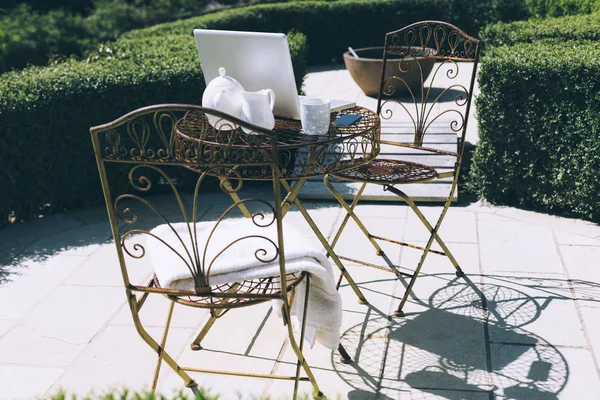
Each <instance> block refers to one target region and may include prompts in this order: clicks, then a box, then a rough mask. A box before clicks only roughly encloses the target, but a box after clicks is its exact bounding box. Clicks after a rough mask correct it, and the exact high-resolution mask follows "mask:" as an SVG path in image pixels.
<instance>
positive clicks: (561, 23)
mask: <svg viewBox="0 0 600 400" xmlns="http://www.w3.org/2000/svg"><path fill="white" fill-rule="evenodd" d="M481 39H482V40H483V42H484V43H485V46H486V48H489V47H494V46H502V45H512V44H516V43H528V42H534V41H538V40H543V39H556V40H558V41H565V40H595V41H597V40H600V12H599V13H594V14H589V15H576V16H568V17H560V18H547V19H543V20H539V19H532V20H528V21H516V22H511V23H497V24H493V25H490V26H488V27H486V28H484V29H483V31H482V33H481Z"/></svg>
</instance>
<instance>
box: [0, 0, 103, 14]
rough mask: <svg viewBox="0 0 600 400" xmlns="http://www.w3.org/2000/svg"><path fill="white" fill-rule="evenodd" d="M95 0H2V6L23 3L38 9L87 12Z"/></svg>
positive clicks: (11, 6)
mask: <svg viewBox="0 0 600 400" xmlns="http://www.w3.org/2000/svg"><path fill="white" fill-rule="evenodd" d="M93 3H94V0H2V8H5V9H12V8H16V7H19V6H20V5H22V4H25V5H27V6H28V7H31V8H32V9H34V10H37V11H48V10H57V9H64V10H69V11H71V12H76V13H87V12H89V11H90V10H92V9H93V7H94V4H93Z"/></svg>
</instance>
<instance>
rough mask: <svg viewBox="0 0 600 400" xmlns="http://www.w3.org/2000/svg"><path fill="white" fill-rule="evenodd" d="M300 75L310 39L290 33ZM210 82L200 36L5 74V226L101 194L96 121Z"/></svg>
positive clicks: (183, 95) (110, 46) (116, 46)
mask: <svg viewBox="0 0 600 400" xmlns="http://www.w3.org/2000/svg"><path fill="white" fill-rule="evenodd" d="M288 38H289V42H290V50H291V53H292V60H293V63H294V67H295V73H296V76H297V82H298V83H301V81H302V77H303V76H304V75H305V73H306V71H305V70H304V69H302V66H304V65H305V63H306V62H305V61H304V60H302V59H301V58H302V57H304V56H305V54H306V49H305V44H306V39H305V38H304V37H303V36H302V35H301V34H299V33H291V34H290V35H289V36H288ZM204 88H205V84H204V78H203V75H202V71H201V68H200V62H199V60H198V52H197V50H196V47H195V43H194V40H193V37H191V36H190V35H189V34H187V35H164V36H153V37H148V38H131V39H121V40H118V41H116V42H113V43H107V44H105V45H102V46H100V47H99V48H98V49H96V50H95V51H93V52H92V53H90V55H89V57H88V60H87V61H76V60H73V59H69V60H66V61H64V62H61V63H56V64H53V65H51V66H49V67H30V68H27V69H24V70H21V71H13V72H8V73H6V74H4V75H2V79H1V80H0V138H1V141H2V146H0V171H2V172H1V173H0V188H2V195H1V196H0V225H2V224H4V223H6V222H7V221H9V220H10V219H11V218H9V216H10V215H12V218H16V219H17V220H20V219H29V218H34V217H36V216H37V215H39V214H41V213H45V212H51V211H56V210H63V209H65V208H73V207H77V206H82V205H86V204H90V203H94V202H97V201H99V200H100V199H101V190H100V186H99V179H98V173H97V169H96V165H95V162H94V158H93V151H92V146H91V141H90V137H89V128H90V127H91V126H94V125H98V124H101V123H106V122H109V121H112V120H114V119H115V118H117V117H119V116H121V115H123V114H125V113H127V112H129V111H132V110H134V109H137V108H139V107H142V106H146V105H151V104H159V103H192V104H200V102H201V98H202V93H203V91H204Z"/></svg>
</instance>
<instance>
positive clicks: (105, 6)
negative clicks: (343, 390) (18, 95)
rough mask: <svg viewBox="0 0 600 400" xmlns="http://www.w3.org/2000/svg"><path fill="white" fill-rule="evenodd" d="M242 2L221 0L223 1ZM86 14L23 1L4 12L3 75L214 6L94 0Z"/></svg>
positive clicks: (0, 33) (198, 1)
mask: <svg viewBox="0 0 600 400" xmlns="http://www.w3.org/2000/svg"><path fill="white" fill-rule="evenodd" d="M237 1H238V0H220V1H219V4H232V3H237ZM93 5H94V8H93V12H92V13H91V14H89V15H88V16H86V17H83V16H81V15H78V14H73V13H72V12H71V11H65V10H63V9H55V10H50V11H48V12H46V13H40V11H37V10H35V9H32V8H31V7H30V6H28V5H25V4H23V5H21V6H19V7H16V8H14V9H11V10H9V11H4V12H3V13H0V73H2V72H5V71H8V70H11V69H20V68H23V67H25V66H26V65H28V64H31V65H44V64H46V63H47V61H48V59H49V58H52V57H55V56H56V55H58V56H69V55H76V56H81V55H82V54H84V53H85V52H86V51H88V50H89V49H90V48H93V47H94V46H95V45H96V44H97V43H100V42H104V41H109V40H114V39H116V38H117V37H119V36H120V35H121V34H122V33H123V32H126V31H128V30H131V29H137V28H142V27H145V26H149V25H153V24H157V23H160V22H165V21H171V20H174V19H180V18H187V17H190V16H192V15H198V14H201V13H203V12H204V11H206V10H208V9H209V8H211V7H214V3H213V2H212V1H210V0H94V3H93Z"/></svg>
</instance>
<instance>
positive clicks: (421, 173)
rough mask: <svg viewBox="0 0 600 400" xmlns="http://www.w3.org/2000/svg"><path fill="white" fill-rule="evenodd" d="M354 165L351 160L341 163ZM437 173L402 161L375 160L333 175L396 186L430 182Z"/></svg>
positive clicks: (340, 177)
mask: <svg viewBox="0 0 600 400" xmlns="http://www.w3.org/2000/svg"><path fill="white" fill-rule="evenodd" d="M341 164H342V168H343V165H344V164H347V165H351V164H353V162H352V161H350V160H343V161H341ZM437 174H438V173H437V171H436V170H435V169H434V168H432V167H428V166H427V165H423V164H418V163H414V162H410V161H401V160H385V159H381V160H377V159H376V160H373V161H371V162H369V163H367V164H363V165H360V166H358V167H354V168H350V169H347V170H345V171H343V172H337V173H332V174H331V175H332V176H334V177H336V178H338V179H342V180H349V181H359V182H369V183H378V184H381V185H395V184H398V183H414V182H423V181H428V180H431V179H433V178H435V177H436V176H437Z"/></svg>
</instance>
